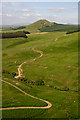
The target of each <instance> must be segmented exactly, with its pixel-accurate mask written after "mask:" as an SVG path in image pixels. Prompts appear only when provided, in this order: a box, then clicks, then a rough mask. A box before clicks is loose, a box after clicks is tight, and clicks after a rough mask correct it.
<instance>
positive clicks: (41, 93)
mask: <svg viewBox="0 0 80 120" xmlns="http://www.w3.org/2000/svg"><path fill="white" fill-rule="evenodd" d="M64 34H65V33H64V32H55V33H53V32H51V33H47V34H31V35H29V36H28V38H27V39H23V38H20V39H18V38H17V39H5V40H3V69H4V70H7V71H9V72H16V73H17V68H18V66H19V65H20V64H21V63H22V62H24V61H28V62H27V64H24V65H23V66H22V69H23V75H24V76H25V77H26V78H27V79H29V80H34V81H37V80H44V81H45V85H44V86H36V85H30V84H27V83H24V82H22V81H17V80H16V79H15V80H14V79H13V78H12V77H11V75H7V74H3V76H5V77H7V78H9V79H11V80H10V82H12V81H16V82H19V85H18V86H19V87H20V88H22V89H24V90H25V91H26V92H28V93H30V94H32V95H34V96H36V97H40V98H43V99H46V100H48V101H50V102H51V103H52V105H53V106H52V107H51V108H50V109H47V110H36V109H35V110H33V109H30V110H29V109H26V110H9V111H3V117H4V118H11V117H13V118H18V117H19V118H77V117H78V93H77V92H75V90H77V88H78V69H79V67H78V37H77V36H78V35H77V34H78V33H74V34H71V35H67V36H64ZM56 37H57V38H58V40H56ZM55 40H56V41H55ZM32 48H35V49H38V50H41V51H43V54H44V56H43V57H42V58H40V59H37V60H36V61H35V62H33V63H30V62H29V61H30V60H31V59H33V58H35V57H38V56H39V54H38V53H36V52H34V51H32ZM15 61H17V63H15ZM21 84H23V85H24V86H25V87H23V86H21ZM47 85H48V86H47ZM27 86H29V87H30V86H31V88H30V89H29V90H28V88H27ZM66 86H67V87H68V88H69V89H70V91H60V90H56V89H54V87H58V88H60V89H64V88H65V87H66ZM5 88H7V89H5ZM10 89H11V91H10ZM7 92H8V94H9V97H10V96H12V94H13V95H14V96H12V100H10V99H8V97H6V94H7ZM15 93H17V90H15V89H14V88H12V87H11V86H9V85H6V84H5V83H3V97H4V99H3V103H4V104H3V106H4V107H7V105H8V106H9V105H10V106H16V105H17V106H18V105H23V104H22V102H21V101H24V102H23V103H24V105H27V106H29V105H30V106H31V105H34V106H35V105H36V106H38V105H40V106H44V105H45V103H43V102H41V101H39V102H40V104H39V102H38V101H37V100H33V99H32V98H27V97H25V96H24V95H21V94H20V93H19V94H18V93H17V94H18V98H17V94H15ZM20 95H21V96H23V98H22V97H20ZM15 98H16V99H15ZM28 100H29V101H28ZM13 101H15V103H14V102H13ZM26 101H27V103H26ZM30 101H31V102H30ZM18 102H19V103H18ZM33 102H35V103H34V104H33ZM7 103H8V104H7Z"/></svg>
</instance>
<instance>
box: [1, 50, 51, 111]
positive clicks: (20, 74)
mask: <svg viewBox="0 0 80 120" xmlns="http://www.w3.org/2000/svg"><path fill="white" fill-rule="evenodd" d="M32 50H33V51H35V52H37V53H40V56H39V57H38V58H40V57H42V56H43V52H42V51H39V50H36V49H34V48H32ZM38 58H35V59H32V60H31V62H32V61H35V60H36V59H38ZM25 63H26V62H23V63H22V64H21V65H19V67H18V76H16V77H15V78H18V77H21V76H22V69H21V67H22V65H23V64H25ZM0 81H3V82H5V83H7V84H9V85H11V86H13V87H14V88H16V89H18V90H19V91H20V92H22V93H24V94H25V95H28V96H29V97H32V98H34V99H38V100H41V101H43V102H45V103H47V106H45V107H8V108H0V110H11V109H47V108H50V107H51V106H52V104H51V103H50V102H48V101H46V100H43V99H41V98H38V97H34V96H32V95H30V94H28V93H26V92H25V91H23V90H21V89H20V88H19V87H17V86H15V85H13V84H12V83H10V82H7V81H5V80H1V79H0Z"/></svg>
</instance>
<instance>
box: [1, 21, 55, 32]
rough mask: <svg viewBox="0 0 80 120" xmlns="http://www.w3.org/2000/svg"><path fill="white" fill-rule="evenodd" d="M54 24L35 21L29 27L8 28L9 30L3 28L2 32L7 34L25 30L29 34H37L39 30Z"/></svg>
mask: <svg viewBox="0 0 80 120" xmlns="http://www.w3.org/2000/svg"><path fill="white" fill-rule="evenodd" d="M52 24H54V23H51V22H49V21H48V20H39V21H36V22H34V23H32V24H30V25H27V26H22V27H9V28H4V29H3V32H6V31H7V32H9V31H13V32H15V31H23V30H27V31H29V32H33V33H34V32H39V29H40V28H43V27H46V26H51V25H52Z"/></svg>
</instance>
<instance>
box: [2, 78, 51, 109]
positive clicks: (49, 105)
mask: <svg viewBox="0 0 80 120" xmlns="http://www.w3.org/2000/svg"><path fill="white" fill-rule="evenodd" d="M0 81H3V82H5V83H7V84H9V85H11V86H13V87H14V88H16V89H17V90H19V91H20V92H22V93H24V94H25V95H28V96H29V97H32V98H34V99H38V100H41V101H43V102H45V103H47V104H48V105H47V106H45V107H8V108H0V110H12V109H31V108H32V109H47V108H50V107H51V106H52V104H51V103H50V102H48V101H46V100H43V99H41V98H38V97H34V96H32V95H30V94H28V93H26V92H25V91H23V90H21V89H20V88H19V87H17V86H15V85H13V84H12V83H10V82H7V81H5V80H1V79H0Z"/></svg>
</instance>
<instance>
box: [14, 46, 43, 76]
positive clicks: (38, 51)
mask: <svg viewBox="0 0 80 120" xmlns="http://www.w3.org/2000/svg"><path fill="white" fill-rule="evenodd" d="M32 50H33V51H35V52H37V53H40V56H39V57H37V58H34V59H32V60H31V61H30V62H33V61H35V60H36V59H38V58H41V57H42V56H43V52H42V51H40V50H36V49H34V48H32ZM25 63H27V62H26V61H25V62H23V63H22V64H21V65H19V67H18V76H15V78H19V77H21V76H22V71H23V70H22V69H21V67H22V65H23V64H25Z"/></svg>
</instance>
